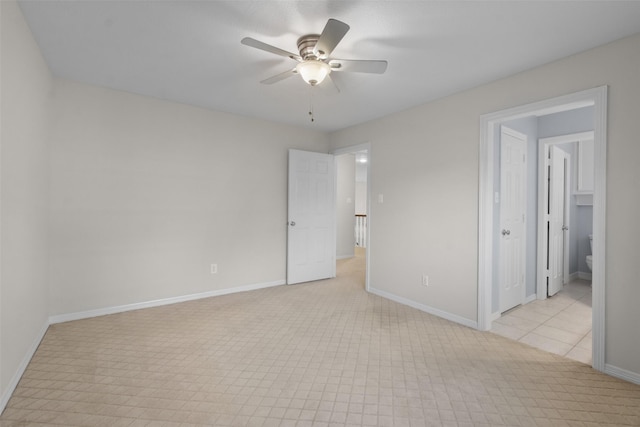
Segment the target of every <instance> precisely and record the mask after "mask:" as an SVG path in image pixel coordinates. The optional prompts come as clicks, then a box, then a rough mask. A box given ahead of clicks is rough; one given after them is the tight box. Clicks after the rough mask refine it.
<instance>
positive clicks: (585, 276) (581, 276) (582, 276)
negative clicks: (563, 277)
mask: <svg viewBox="0 0 640 427" xmlns="http://www.w3.org/2000/svg"><path fill="white" fill-rule="evenodd" d="M577 276H578V279H582V280H591V279H592V278H593V275H592V274H591V273H585V272H584V271H578V272H577Z"/></svg>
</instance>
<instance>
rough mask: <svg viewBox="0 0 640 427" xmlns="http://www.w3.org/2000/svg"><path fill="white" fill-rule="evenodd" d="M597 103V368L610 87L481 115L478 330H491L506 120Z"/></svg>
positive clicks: (597, 364) (600, 361) (596, 360)
mask: <svg viewBox="0 0 640 427" xmlns="http://www.w3.org/2000/svg"><path fill="white" fill-rule="evenodd" d="M588 106H593V107H594V158H595V170H594V192H593V271H592V295H593V296H592V298H593V299H592V313H593V314H592V317H593V322H592V335H593V346H592V348H593V357H592V361H593V362H592V366H593V368H594V369H597V370H599V371H604V370H605V358H604V355H605V248H606V242H605V238H606V235H605V224H606V222H605V219H606V164H607V86H600V87H597V88H593V89H588V90H584V91H581V92H576V93H572V94H569V95H565V96H559V97H556V98H552V99H547V100H544V101H539V102H534V103H531V104H526V105H522V106H518V107H513V108H509V109H506V110H501V111H497V112H494V113H489V114H483V115H482V116H480V152H479V155H480V158H479V163H480V164H479V172H480V180H479V189H478V190H479V199H478V205H479V212H478V329H479V330H482V331H487V330H490V329H491V320H492V318H491V301H492V300H491V294H492V274H493V272H492V265H493V236H494V229H493V209H494V206H493V178H494V160H493V150H494V148H493V141H494V135H495V132H496V127H497V125H499V124H500V123H502V122H505V121H508V120H514V119H519V118H523V117H528V116H532V115H546V114H553V113H558V112H562V111H568V110H573V109H576V108H581V107H588Z"/></svg>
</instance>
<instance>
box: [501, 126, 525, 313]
mask: <svg viewBox="0 0 640 427" xmlns="http://www.w3.org/2000/svg"><path fill="white" fill-rule="evenodd" d="M526 147H527V137H526V136H525V135H522V134H520V133H518V132H515V131H513V130H511V129H508V128H505V127H504V126H503V127H502V130H501V133H500V194H501V197H500V312H501V313H504V312H505V311H507V310H509V309H511V308H513V307H515V306H516V305H519V304H522V303H523V302H524V298H525V262H526V246H525V237H526V230H525V208H526V155H525V153H526Z"/></svg>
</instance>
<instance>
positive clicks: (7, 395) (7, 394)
mask: <svg viewBox="0 0 640 427" xmlns="http://www.w3.org/2000/svg"><path fill="white" fill-rule="evenodd" d="M48 328H49V324H48V323H45V324H44V325H43V326H42V328H41V329H40V332H38V335H37V336H36V339H35V340H34V341H33V343H32V344H31V346H30V347H29V350H27V353H26V354H25V355H24V357H23V358H22V362H20V365H18V369H17V370H16V372H15V373H14V374H13V377H12V378H11V381H9V384H8V385H7V388H6V390H4V392H3V393H2V399H1V400H0V414H2V412H3V411H4V408H5V407H6V406H7V403H9V399H11V396H12V395H13V392H14V391H15V389H16V387H17V386H18V383H19V382H20V379H21V378H22V375H23V374H24V371H25V370H26V369H27V366H29V362H31V358H32V357H33V355H34V354H36V350H37V349H38V346H39V345H40V342H42V339H43V338H44V334H46V333H47V329H48Z"/></svg>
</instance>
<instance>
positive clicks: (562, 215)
mask: <svg viewBox="0 0 640 427" xmlns="http://www.w3.org/2000/svg"><path fill="white" fill-rule="evenodd" d="M568 169H569V155H568V154H567V153H566V152H564V151H563V150H561V149H560V148H558V147H556V146H554V145H552V146H551V147H549V181H548V182H549V198H548V200H549V206H548V207H547V212H548V213H549V221H548V230H549V231H548V232H549V239H548V241H547V242H548V248H547V250H548V255H547V270H548V274H549V276H548V282H547V295H548V296H552V295H555V294H556V293H558V292H559V291H561V290H562V287H563V285H564V280H565V277H564V276H565V263H566V262H568V260H567V252H568V251H565V248H566V246H565V245H566V242H567V237H568V236H567V233H568V230H569V229H568V227H567V226H566V223H567V219H568V218H567V217H568V206H567V203H566V192H567V186H568V179H569V173H568V172H569V170H568Z"/></svg>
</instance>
